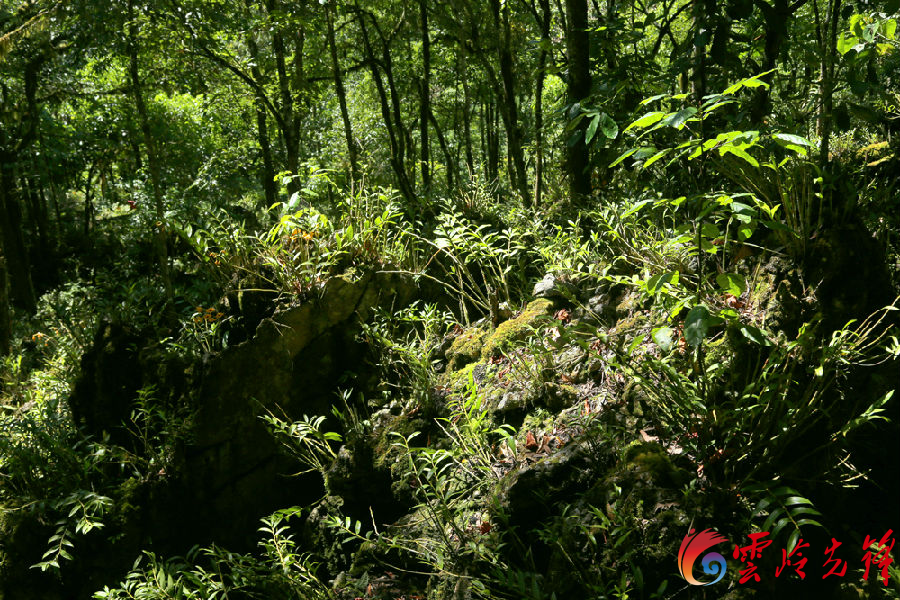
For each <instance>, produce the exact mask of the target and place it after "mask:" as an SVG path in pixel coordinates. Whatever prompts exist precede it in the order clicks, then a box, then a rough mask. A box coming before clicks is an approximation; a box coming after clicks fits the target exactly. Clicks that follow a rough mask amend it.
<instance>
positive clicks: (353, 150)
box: [325, 2, 360, 182]
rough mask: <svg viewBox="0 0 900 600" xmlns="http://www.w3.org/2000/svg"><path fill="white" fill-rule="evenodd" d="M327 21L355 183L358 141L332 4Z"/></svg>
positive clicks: (357, 166)
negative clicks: (351, 119) (354, 132)
mask: <svg viewBox="0 0 900 600" xmlns="http://www.w3.org/2000/svg"><path fill="white" fill-rule="evenodd" d="M325 19H326V21H327V22H328V51H329V53H330V54H331V69H332V70H333V71H334V89H335V92H337V97H338V104H340V107H341V121H342V122H343V124H344V139H345V141H346V142H347V154H348V155H349V156H350V174H351V177H352V180H353V181H354V182H358V181H359V180H360V173H359V163H358V160H357V153H356V140H355V138H354V137H353V125H352V124H351V122H350V113H349V111H348V110H347V92H346V91H345V90H344V78H343V77H342V76H341V67H340V63H339V62H338V53H337V42H336V41H335V35H334V14H333V9H332V6H331V2H329V3H327V4H326V5H325Z"/></svg>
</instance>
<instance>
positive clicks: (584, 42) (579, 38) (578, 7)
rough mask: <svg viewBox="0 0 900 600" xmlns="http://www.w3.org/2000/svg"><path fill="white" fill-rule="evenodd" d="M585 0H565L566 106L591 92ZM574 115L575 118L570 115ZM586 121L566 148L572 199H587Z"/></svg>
mask: <svg viewBox="0 0 900 600" xmlns="http://www.w3.org/2000/svg"><path fill="white" fill-rule="evenodd" d="M587 16H588V7H587V0H566V17H567V19H566V20H567V24H568V30H567V32H566V33H567V35H566V50H567V52H568V55H569V57H568V58H569V80H568V90H567V92H568V94H567V96H568V103H569V105H574V104H575V103H580V102H582V101H584V100H585V99H586V98H587V97H588V96H589V95H590V93H591V71H590V47H589V41H588V32H587V25H588V23H587ZM573 116H574V115H573ZM587 126H588V122H587V119H581V121H580V122H579V124H578V126H577V127H576V128H575V131H576V132H578V139H577V141H576V142H575V143H574V144H571V145H569V146H568V156H567V161H566V167H567V168H566V170H567V171H568V174H569V194H570V195H571V197H572V198H573V199H574V198H578V197H580V196H588V195H590V193H591V174H590V164H591V162H590V154H589V149H588V146H587V144H586V143H585V139H586V138H585V134H586V132H587Z"/></svg>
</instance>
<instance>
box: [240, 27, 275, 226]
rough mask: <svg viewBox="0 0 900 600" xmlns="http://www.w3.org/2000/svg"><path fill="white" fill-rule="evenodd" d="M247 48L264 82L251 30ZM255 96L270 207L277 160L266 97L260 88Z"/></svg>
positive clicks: (253, 68)
mask: <svg viewBox="0 0 900 600" xmlns="http://www.w3.org/2000/svg"><path fill="white" fill-rule="evenodd" d="M247 50H248V51H249V52H250V58H251V59H252V60H253V64H252V66H251V67H250V73H251V74H252V75H253V79H255V80H256V81H258V82H262V81H263V76H262V70H261V69H260V68H259V47H258V46H257V44H256V40H255V39H254V37H253V33H252V32H249V31H248V32H247ZM254 96H255V98H256V134H257V139H258V141H259V150H260V153H261V154H262V159H263V167H262V173H260V178H261V179H262V186H263V193H264V194H265V196H266V200H265V202H266V206H265V208H268V207H269V206H272V205H273V204H275V200H276V198H277V191H276V189H275V162H274V161H273V160H272V144H271V142H270V141H269V127H268V123H267V121H268V117H267V114H266V102H265V98H263V97H262V96H261V95H260V92H259V91H258V90H254ZM260 208H263V207H260Z"/></svg>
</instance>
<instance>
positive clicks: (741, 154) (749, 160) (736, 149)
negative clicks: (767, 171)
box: [719, 146, 759, 167]
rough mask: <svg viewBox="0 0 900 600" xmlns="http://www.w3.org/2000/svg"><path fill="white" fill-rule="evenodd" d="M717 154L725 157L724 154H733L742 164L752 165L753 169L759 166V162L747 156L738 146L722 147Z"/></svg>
mask: <svg viewBox="0 0 900 600" xmlns="http://www.w3.org/2000/svg"><path fill="white" fill-rule="evenodd" d="M719 154H720V155H721V156H725V154H733V155H735V156H737V157H738V158H740V159H742V160H743V161H744V162H747V163H749V164H751V165H753V166H754V167H758V166H759V161H757V160H756V159H755V158H753V157H752V156H750V155H749V154H747V151H746V150H744V149H743V148H740V147H738V146H722V147H721V148H719Z"/></svg>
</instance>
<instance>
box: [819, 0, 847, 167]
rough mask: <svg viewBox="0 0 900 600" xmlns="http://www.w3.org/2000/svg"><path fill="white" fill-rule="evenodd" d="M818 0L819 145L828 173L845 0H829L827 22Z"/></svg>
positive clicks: (821, 159)
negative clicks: (838, 36) (821, 13)
mask: <svg viewBox="0 0 900 600" xmlns="http://www.w3.org/2000/svg"><path fill="white" fill-rule="evenodd" d="M818 4H819V2H818V0H814V2H813V8H814V10H815V17H816V25H817V27H816V31H817V35H818V37H819V47H820V52H821V60H822V62H821V66H820V72H819V119H818V129H819V138H820V139H821V145H820V146H819V164H820V165H821V167H822V169H823V171H825V172H826V174H828V173H829V172H830V164H831V158H830V156H829V155H830V153H831V132H832V128H833V123H834V121H833V117H832V111H833V109H834V69H835V64H836V61H835V54H836V53H837V34H838V31H837V29H838V22H839V18H840V12H841V0H828V3H827V7H826V11H825V19H824V22H823V21H822V20H821V19H820V16H819V7H818Z"/></svg>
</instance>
